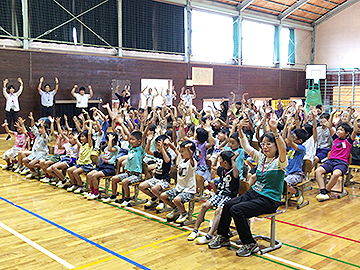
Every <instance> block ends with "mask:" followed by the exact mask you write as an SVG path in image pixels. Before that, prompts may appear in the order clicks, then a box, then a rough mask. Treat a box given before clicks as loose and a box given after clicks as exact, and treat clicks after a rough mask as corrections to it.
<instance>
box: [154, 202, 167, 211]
mask: <svg viewBox="0 0 360 270" xmlns="http://www.w3.org/2000/svg"><path fill="white" fill-rule="evenodd" d="M164 208H165V203H163V202H161V203H159V204H158V205H157V206H156V210H162V209H164Z"/></svg>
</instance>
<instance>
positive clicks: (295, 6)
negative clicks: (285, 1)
mask: <svg viewBox="0 0 360 270" xmlns="http://www.w3.org/2000/svg"><path fill="white" fill-rule="evenodd" d="M307 2H309V0H299V1H297V2H296V3H295V4H293V5H292V6H291V7H289V8H288V9H286V10H285V11H284V12H281V13H280V14H279V16H278V19H279V20H280V21H282V20H284V19H285V18H286V17H287V16H289V15H290V14H291V13H293V12H294V11H295V10H297V9H299V8H300V7H301V6H302V5H305V4H306V3H307Z"/></svg>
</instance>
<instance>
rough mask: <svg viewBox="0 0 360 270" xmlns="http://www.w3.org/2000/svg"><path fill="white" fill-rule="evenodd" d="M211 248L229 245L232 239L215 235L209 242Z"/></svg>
mask: <svg viewBox="0 0 360 270" xmlns="http://www.w3.org/2000/svg"><path fill="white" fill-rule="evenodd" d="M208 246H209V248H211V249H216V248H221V247H229V246H230V240H229V239H228V238H226V237H224V236H222V235H219V234H218V235H217V236H215V237H214V238H213V239H212V240H211V241H210V243H209V245H208Z"/></svg>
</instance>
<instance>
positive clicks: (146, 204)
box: [144, 198, 159, 208]
mask: <svg viewBox="0 0 360 270" xmlns="http://www.w3.org/2000/svg"><path fill="white" fill-rule="evenodd" d="M158 201H159V198H156V199H155V200H154V201H153V200H148V201H147V203H145V206H144V207H145V208H150V207H151V206H152V205H154V204H155V203H157V202H158Z"/></svg>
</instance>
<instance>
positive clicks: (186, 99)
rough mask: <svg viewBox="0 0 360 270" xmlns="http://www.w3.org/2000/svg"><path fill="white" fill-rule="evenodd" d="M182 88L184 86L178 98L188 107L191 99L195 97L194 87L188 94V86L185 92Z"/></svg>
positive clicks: (190, 104)
mask: <svg viewBox="0 0 360 270" xmlns="http://www.w3.org/2000/svg"><path fill="white" fill-rule="evenodd" d="M184 89H185V87H183V88H181V94H180V98H181V99H182V100H183V101H184V105H185V106H186V107H190V106H192V102H193V99H195V98H196V93H195V88H194V86H193V87H192V92H193V93H192V94H190V89H189V88H186V90H185V94H184Z"/></svg>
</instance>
